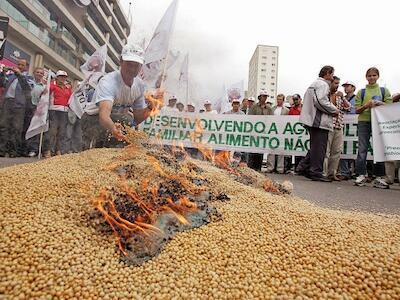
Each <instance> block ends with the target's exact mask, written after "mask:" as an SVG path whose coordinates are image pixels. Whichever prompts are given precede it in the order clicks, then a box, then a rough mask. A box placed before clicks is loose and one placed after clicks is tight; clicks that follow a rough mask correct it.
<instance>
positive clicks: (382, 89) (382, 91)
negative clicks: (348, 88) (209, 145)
mask: <svg viewBox="0 0 400 300" xmlns="http://www.w3.org/2000/svg"><path fill="white" fill-rule="evenodd" d="M380 90H381V95H382V101H383V102H385V91H386V89H385V88H384V87H381V88H380ZM364 98H365V89H361V104H363V103H364Z"/></svg>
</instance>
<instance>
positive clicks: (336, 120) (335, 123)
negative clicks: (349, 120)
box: [333, 97, 344, 130]
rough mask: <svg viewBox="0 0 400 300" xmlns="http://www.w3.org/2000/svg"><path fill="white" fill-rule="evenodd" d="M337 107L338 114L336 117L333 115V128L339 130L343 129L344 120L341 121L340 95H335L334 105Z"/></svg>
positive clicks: (341, 103) (342, 108)
mask: <svg viewBox="0 0 400 300" xmlns="http://www.w3.org/2000/svg"><path fill="white" fill-rule="evenodd" d="M335 106H336V107H337V108H338V109H339V114H338V116H337V117H333V129H336V130H341V129H343V126H344V121H343V115H344V113H343V110H344V100H343V98H341V97H336V105H335Z"/></svg>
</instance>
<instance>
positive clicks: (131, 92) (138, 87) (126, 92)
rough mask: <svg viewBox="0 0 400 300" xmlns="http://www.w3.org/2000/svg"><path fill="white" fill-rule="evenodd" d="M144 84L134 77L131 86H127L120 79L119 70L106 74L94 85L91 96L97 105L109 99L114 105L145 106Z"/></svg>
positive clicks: (139, 107)
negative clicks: (94, 89)
mask: <svg viewBox="0 0 400 300" xmlns="http://www.w3.org/2000/svg"><path fill="white" fill-rule="evenodd" d="M145 88H146V87H145V84H144V82H143V81H142V80H141V79H140V78H139V77H135V78H134V80H133V83H132V86H131V87H129V86H127V85H126V84H125V82H124V81H123V80H122V77H121V72H120V70H117V71H114V72H111V73H108V74H106V75H105V76H104V77H103V78H102V79H100V81H99V83H98V84H97V86H96V91H95V94H94V96H93V98H94V103H96V104H97V105H98V103H99V102H101V101H111V102H113V105H114V106H120V107H124V108H129V107H130V108H132V109H144V108H146V106H147V105H146V102H145V100H144V91H145Z"/></svg>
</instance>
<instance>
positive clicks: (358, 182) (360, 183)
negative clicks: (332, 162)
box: [354, 175, 367, 186]
mask: <svg viewBox="0 0 400 300" xmlns="http://www.w3.org/2000/svg"><path fill="white" fill-rule="evenodd" d="M366 183H367V177H365V175H359V176H358V177H357V178H356V180H355V181H354V185H357V186H365V184H366Z"/></svg>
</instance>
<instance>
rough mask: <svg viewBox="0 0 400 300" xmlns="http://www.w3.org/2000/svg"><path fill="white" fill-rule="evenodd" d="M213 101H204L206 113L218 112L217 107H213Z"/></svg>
mask: <svg viewBox="0 0 400 300" xmlns="http://www.w3.org/2000/svg"><path fill="white" fill-rule="evenodd" d="M211 105H212V103H211V101H210V100H206V101H204V108H205V111H204V112H205V113H209V114H218V112H217V111H216V110H215V109H212V108H211Z"/></svg>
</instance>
